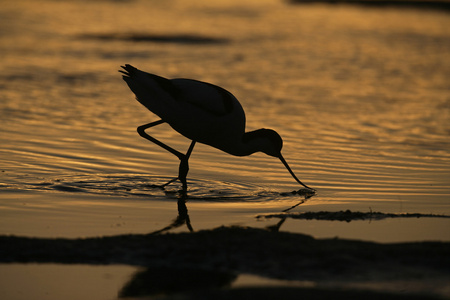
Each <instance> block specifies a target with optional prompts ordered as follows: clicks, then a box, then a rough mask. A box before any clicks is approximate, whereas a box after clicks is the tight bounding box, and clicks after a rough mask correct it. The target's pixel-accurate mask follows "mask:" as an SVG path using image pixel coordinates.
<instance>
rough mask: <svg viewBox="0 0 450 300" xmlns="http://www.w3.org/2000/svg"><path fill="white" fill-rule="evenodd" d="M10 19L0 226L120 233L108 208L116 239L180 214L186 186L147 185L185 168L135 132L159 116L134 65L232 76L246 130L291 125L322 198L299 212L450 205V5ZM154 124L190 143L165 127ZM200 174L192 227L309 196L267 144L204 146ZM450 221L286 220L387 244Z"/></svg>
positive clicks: (37, 10)
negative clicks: (240, 148) (123, 68)
mask: <svg viewBox="0 0 450 300" xmlns="http://www.w3.org/2000/svg"><path fill="white" fill-rule="evenodd" d="M0 14H1V18H0V22H1V24H2V26H0V28H1V29H0V30H1V32H0V33H1V34H0V45H1V47H0V48H1V50H0V51H1V54H2V58H3V59H2V62H1V63H0V69H1V75H0V86H1V89H2V92H1V96H0V97H1V101H0V115H1V122H2V126H1V129H0V136H1V140H2V143H1V146H0V152H1V155H0V168H1V171H2V172H1V181H0V184H1V207H2V211H3V213H2V215H3V216H2V224H1V227H0V232H1V233H2V234H21V235H31V236H97V235H104V234H113V233H115V232H117V231H111V229H110V228H108V229H106V227H107V226H108V225H111V224H114V223H115V222H116V221H111V220H110V219H108V218H112V219H114V218H119V216H122V217H123V215H124V214H128V215H127V217H128V218H129V219H128V220H129V221H127V222H125V223H126V224H127V225H123V226H117V227H121V230H122V231H120V232H151V231H155V230H159V229H160V228H161V227H164V226H165V225H166V224H168V223H170V222H171V220H172V219H173V218H174V217H176V215H177V205H176V201H177V197H176V190H177V189H178V188H179V186H177V185H175V186H173V187H171V188H169V190H168V192H167V191H166V192H164V191H162V190H160V189H155V188H152V187H151V185H152V184H159V183H162V182H164V181H165V180H168V179H170V178H172V177H173V176H174V175H176V173H177V168H178V161H177V159H176V158H175V157H173V156H172V155H171V154H169V153H166V152H165V151H164V150H162V149H160V148H158V147H157V146H155V145H153V144H151V143H149V142H148V141H146V140H144V139H142V138H140V137H139V136H138V135H137V133H136V131H135V129H136V127H137V126H139V125H141V124H144V123H146V122H150V121H153V120H156V119H157V118H156V116H154V115H153V114H152V113H150V112H149V111H147V110H146V109H145V108H144V107H142V106H141V105H140V104H139V103H138V102H137V101H135V100H134V96H133V95H132V94H131V92H130V91H129V89H128V87H127V86H126V85H125V83H124V82H123V81H122V79H121V76H120V74H119V73H117V70H118V68H119V66H120V65H122V64H125V63H130V64H133V65H135V66H136V67H139V68H141V69H143V70H146V71H149V72H153V73H156V74H159V75H162V76H166V77H168V78H175V77H186V78H195V79H198V80H203V81H207V82H211V83H215V84H217V85H220V86H223V87H224V88H226V89H228V90H230V91H231V92H232V93H233V94H234V95H235V96H236V97H237V98H238V99H240V101H241V103H242V105H243V107H244V109H245V111H246V114H247V128H248V130H254V129H257V128H261V127H265V128H273V129H275V130H277V131H278V132H279V133H280V135H281V136H282V137H283V139H284V148H283V155H284V156H285V158H286V160H287V161H288V162H289V163H290V165H291V167H292V168H293V170H294V172H296V174H297V176H298V177H299V178H300V179H301V180H302V181H303V182H304V183H306V184H307V185H309V186H312V187H314V188H316V189H317V191H318V192H317V195H316V196H314V197H312V198H310V199H308V201H306V202H304V203H302V204H301V205H298V206H297V207H296V208H295V209H294V211H318V210H326V211H335V210H347V209H350V210H352V211H365V212H367V211H370V210H372V211H381V212H386V213H433V214H449V213H450V206H449V201H448V200H449V195H450V188H449V183H450V179H449V178H450V151H449V149H450V142H449V141H450V139H449V133H450V123H449V122H448V120H449V111H450V102H449V101H450V100H449V85H448V78H449V73H450V72H449V70H450V68H449V67H450V66H449V61H450V60H449V49H450V43H449V41H450V39H449V32H448V28H449V25H450V24H449V23H450V22H449V19H448V14H447V13H446V12H441V11H439V10H415V9H398V8H389V7H387V8H367V7H359V6H347V5H341V6H328V5H304V6H303V5H296V6H292V5H289V4H288V3H284V2H281V1H272V0H267V1H263V2H261V1H246V2H245V3H242V2H233V1H232V2H230V1H215V2H214V3H203V2H202V1H190V2H189V3H184V2H178V1H168V2H156V1H94V2H91V1H89V2H86V1H58V2H55V1H39V3H35V2H31V1H22V0H20V1H14V2H7V3H3V4H2V9H1V12H0ZM151 132H152V133H154V135H155V136H156V137H158V138H160V139H161V140H163V141H166V142H168V143H169V144H170V145H172V146H173V147H175V148H177V149H179V150H180V151H185V150H187V147H188V145H189V141H188V140H186V139H184V138H183V137H180V136H179V135H178V134H177V133H176V132H174V131H173V130H172V129H171V128H170V127H169V126H167V125H161V126H158V128H155V129H152V130H151ZM190 168H191V171H190V173H189V181H188V183H189V189H190V190H189V197H190V198H189V199H188V209H189V213H190V216H191V219H192V223H193V226H194V225H195V226H194V229H201V228H212V227H213V226H220V225H230V224H242V225H251V226H269V225H271V224H267V222H268V221H267V222H266V221H257V220H256V216H258V215H260V214H264V213H277V212H281V211H283V210H285V209H286V208H289V207H291V206H293V205H296V204H298V203H299V202H302V201H303V200H304V198H303V197H301V196H299V195H291V194H289V192H291V191H295V190H298V189H299V186H298V185H297V184H296V182H295V181H294V180H293V179H292V178H291V177H290V175H289V173H288V172H287V171H286V170H285V169H284V168H283V166H282V165H281V164H280V163H279V161H278V160H276V159H274V158H271V157H267V156H265V155H264V154H261V153H259V154H255V155H252V156H250V157H244V158H242V157H232V156H230V155H227V154H225V153H222V152H220V151H218V150H216V149H213V148H210V147H208V146H205V145H198V146H196V148H195V150H194V153H193V155H192V157H191V159H190ZM286 193H287V195H286ZM44 216H45V217H44ZM63 216H65V217H63ZM86 219H88V220H89V219H90V220H91V221H90V222H91V223H89V224H90V226H89V227H85V220H86ZM69 220H70V221H69ZM141 220H142V221H141ZM117 223H118V224H119V223H120V222H117ZM131 223H133V224H136V223H139V225H136V226H134V225H133V226H131V225H130V224H131ZM163 223H164V224H163ZM361 223H364V225H361ZM49 224H50V225H49ZM161 225H163V226H161ZM111 226H113V227H114V225H111ZM341 226H342V227H341ZM45 227H47V228H53V229H48V230H43V229H42V228H45ZM56 228H58V229H56ZM362 228H364V229H362ZM400 228H403V229H400ZM425 228H426V229H425ZM446 228H448V221H446V220H430V219H427V218H421V219H418V220H413V221H412V220H395V221H393V220H392V221H379V222H363V221H361V222H351V223H345V224H344V223H338V222H315V221H309V222H308V221H300V220H289V221H288V222H286V224H284V225H283V227H281V229H282V230H289V231H294V232H302V233H308V234H313V235H315V236H317V237H322V236H340V237H352V238H362V239H369V240H377V241H401V240H424V239H439V240H449V239H450V236H449V233H448V230H446ZM180 230H181V229H180ZM183 230H188V229H187V228H184V229H183ZM399 230H400V232H399Z"/></svg>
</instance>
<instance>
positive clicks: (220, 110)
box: [171, 78, 238, 116]
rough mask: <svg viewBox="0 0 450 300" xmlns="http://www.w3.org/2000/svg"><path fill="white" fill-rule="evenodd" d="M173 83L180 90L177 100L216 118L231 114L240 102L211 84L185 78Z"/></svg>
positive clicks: (173, 80) (174, 80)
mask: <svg viewBox="0 0 450 300" xmlns="http://www.w3.org/2000/svg"><path fill="white" fill-rule="evenodd" d="M171 82H172V84H173V85H174V86H175V87H176V88H177V90H178V94H177V100H179V101H183V102H186V103H189V104H191V105H193V106H195V107H197V108H198V109H201V110H203V111H205V112H206V113H209V114H213V115H215V116H224V115H227V114H229V113H231V111H232V110H233V107H234V106H235V103H236V102H238V101H237V99H236V98H235V97H234V96H233V94H231V93H230V92H228V91H227V90H225V89H223V88H221V87H219V86H216V85H213V84H210V83H206V82H202V81H198V80H192V79H184V78H177V79H172V80H171Z"/></svg>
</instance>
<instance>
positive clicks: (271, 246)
mask: <svg viewBox="0 0 450 300" xmlns="http://www.w3.org/2000/svg"><path fill="white" fill-rule="evenodd" d="M0 244H1V245H2V247H1V248H0V261H1V262H2V263H13V262H14V263H17V262H20V263H32V262H33V263H35V262H38V263H62V264H92V265H98V264H106V265H108V264H125V265H133V266H141V267H145V268H147V270H146V271H145V272H144V275H142V274H141V275H139V277H142V276H144V278H147V279H145V280H147V281H151V282H152V283H153V285H151V286H153V289H154V287H155V284H154V282H155V278H159V279H158V280H162V281H164V280H166V281H168V282H159V283H158V284H157V285H156V286H158V287H161V286H163V287H164V286H167V288H166V290H164V291H161V290H157V291H154V290H150V291H146V292H145V293H146V294H147V295H150V294H151V293H160V292H164V293H168V294H171V293H173V292H177V293H179V292H182V293H184V292H187V291H191V290H195V291H196V293H198V292H199V291H202V293H203V292H205V291H207V292H208V293H211V291H210V289H211V288H214V289H217V288H219V287H221V286H227V285H228V284H229V283H230V282H232V281H233V280H234V278H235V276H236V274H243V273H245V274H255V275H258V276H264V277H268V278H277V279H284V280H302V281H314V282H332V283H336V284H337V285H340V284H344V285H347V284H349V283H358V284H361V283H365V284H367V283H372V284H379V282H389V281H402V282H415V283H421V284H423V285H425V286H428V285H429V284H431V285H434V287H433V286H432V287H430V291H429V292H430V293H429V294H428V295H427V296H434V294H436V292H437V291H436V290H440V289H442V288H443V287H445V285H446V284H445V283H446V282H447V283H448V282H450V271H449V270H450V258H449V256H448V253H450V243H449V242H411V243H393V244H382V243H374V242H365V241H356V240H345V239H315V238H313V237H311V236H308V235H302V234H293V233H287V232H274V231H269V230H263V229H255V228H248V227H235V226H234V227H220V228H216V229H212V230H202V231H199V232H195V233H178V234H172V233H169V234H161V235H160V234H157V235H154V234H148V235H141V234H135V235H119V236H112V237H99V238H85V239H63V238H58V239H52V238H29V237H17V236H0ZM180 273H181V274H184V275H183V276H182V277H183V278H189V277H195V278H198V277H199V276H200V278H203V277H204V278H207V279H208V280H203V281H202V280H201V283H200V284H199V283H197V284H196V285H195V284H192V283H190V284H189V283H188V284H186V287H185V288H179V285H177V287H176V288H175V287H174V286H173V285H172V284H169V283H170V282H172V281H173V280H175V281H176V279H174V275H173V274H180ZM164 274H168V275H167V276H166V277H167V278H166V279H164V276H163V275H164ZM171 274H172V275H171ZM202 276H203V277H202ZM211 278H212V279H211ZM214 278H216V279H214ZM210 279H211V280H210ZM136 280H142V279H136ZM180 280H181V279H180ZM132 281H134V279H133V280H132ZM188 282H190V281H189V280H188ZM130 284H131V285H132V287H131V288H132V290H131V292H130V291H128V292H127V291H126V289H127V288H129V286H130ZM135 284H136V283H129V284H128V285H127V287H124V291H125V292H124V291H122V293H128V294H127V295H128V296H136V294H134V295H133V293H137V292H136V290H133V285H135ZM138 286H139V285H138ZM139 289H142V287H140V288H139ZM180 289H181V290H180ZM302 290H305V291H307V292H311V291H312V290H311V289H309V290H308V289H302ZM221 291H222V290H221ZM285 291H286V292H288V290H285ZM291 292H292V291H291ZM297 292H298V291H297ZM349 292H350V291H349ZM353 292H354V291H353ZM441 292H442V291H441ZM217 293H219V292H218V291H217ZM223 293H231V292H230V291H226V292H225V291H224V292H223ZM234 293H236V291H235V292H234ZM371 293H372V292H370V293H369V294H371ZM437 293H438V294H440V292H437ZM219 294H222V292H220V293H219ZM244 294H245V293H244ZM294 294H295V295H298V293H294ZM190 295H191V294H185V295H184V296H185V297H188V299H189V297H190ZM141 296H142V295H141ZM197 296H198V295H197ZM238 296H239V295H238ZM391 296H392V295H391ZM397 296H398V297H400V295H393V296H392V297H394V298H392V299H402V298H398V297H397ZM416 296H421V294H420V293H419V294H416ZM447 296H448V295H447ZM389 299H390V298H389Z"/></svg>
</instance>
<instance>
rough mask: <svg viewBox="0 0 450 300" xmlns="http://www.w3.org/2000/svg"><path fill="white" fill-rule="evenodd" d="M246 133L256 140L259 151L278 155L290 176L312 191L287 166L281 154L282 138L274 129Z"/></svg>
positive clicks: (274, 155) (248, 136)
mask: <svg viewBox="0 0 450 300" xmlns="http://www.w3.org/2000/svg"><path fill="white" fill-rule="evenodd" d="M246 135H247V137H246V138H249V139H253V140H256V141H258V145H259V151H261V152H263V153H265V154H267V155H270V156H273V157H278V158H279V159H280V160H281V162H282V163H283V165H284V166H285V167H286V169H287V170H288V171H289V173H290V174H291V175H292V177H293V178H294V179H295V180H296V181H297V182H298V183H300V184H301V185H303V186H304V187H306V188H308V189H310V190H312V191H315V189H313V188H310V187H309V186H307V185H305V184H304V183H302V182H301V181H300V180H299V179H298V178H297V176H296V175H295V174H294V172H293V171H292V170H291V168H290V167H289V165H288V163H287V162H286V160H285V159H284V158H283V155H281V149H282V148H283V139H282V138H281V136H280V135H279V134H278V133H277V132H276V131H275V130H272V129H265V128H263V129H259V130H255V131H253V132H249V133H247V134H246Z"/></svg>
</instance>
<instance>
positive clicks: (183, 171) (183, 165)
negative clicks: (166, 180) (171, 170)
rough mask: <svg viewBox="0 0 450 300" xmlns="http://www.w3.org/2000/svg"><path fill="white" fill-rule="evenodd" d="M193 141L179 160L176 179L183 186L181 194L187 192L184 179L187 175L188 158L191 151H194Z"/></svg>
mask: <svg viewBox="0 0 450 300" xmlns="http://www.w3.org/2000/svg"><path fill="white" fill-rule="evenodd" d="M194 146H195V141H192V143H191V145H190V146H189V149H188V151H187V152H186V155H184V157H183V158H182V159H180V168H179V170H178V179H180V181H181V183H182V184H183V192H186V191H187V182H186V177H187V173H188V172H189V164H188V161H189V157H190V156H191V153H192V150H194Z"/></svg>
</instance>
